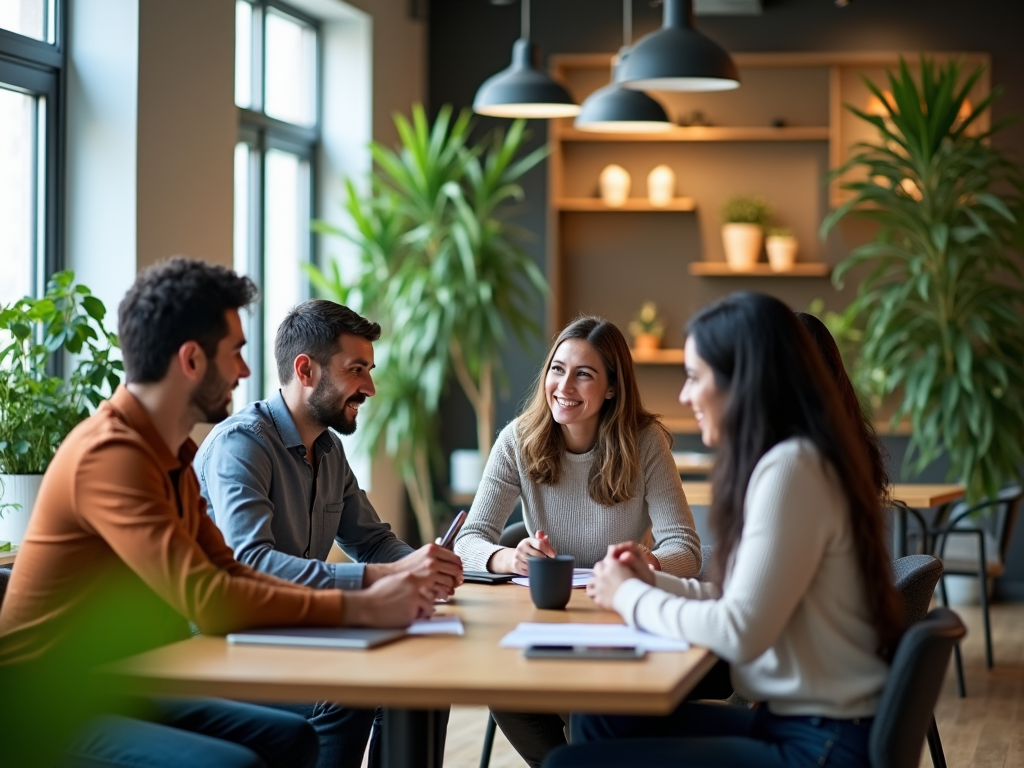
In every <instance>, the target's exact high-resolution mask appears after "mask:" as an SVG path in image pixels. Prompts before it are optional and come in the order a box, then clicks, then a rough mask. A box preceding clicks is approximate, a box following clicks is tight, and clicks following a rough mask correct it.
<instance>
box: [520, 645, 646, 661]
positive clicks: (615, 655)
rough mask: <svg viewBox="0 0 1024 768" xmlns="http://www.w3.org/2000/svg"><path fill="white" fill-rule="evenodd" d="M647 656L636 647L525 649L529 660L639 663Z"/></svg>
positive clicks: (532, 646)
mask: <svg viewBox="0 0 1024 768" xmlns="http://www.w3.org/2000/svg"><path fill="white" fill-rule="evenodd" d="M646 654H647V651H646V650H645V649H643V648H638V647H636V646H635V645H530V646H527V647H526V648H524V649H523V656H524V657H525V658H527V659H580V660H597V661H639V660H640V659H642V658H643V657H644V656H645V655H646Z"/></svg>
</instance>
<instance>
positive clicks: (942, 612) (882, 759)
mask: <svg viewBox="0 0 1024 768" xmlns="http://www.w3.org/2000/svg"><path fill="white" fill-rule="evenodd" d="M966 632H967V630H966V629H965V628H964V625H963V622H961V621H960V618H959V617H958V616H957V615H956V614H955V613H953V612H952V611H951V610H949V609H948V608H936V609H935V610H933V611H932V612H931V613H929V614H928V615H927V616H926V617H925V618H924V619H923V620H922V621H919V622H917V623H916V624H913V625H911V626H910V627H909V628H908V629H907V631H906V633H905V634H904V635H903V639H902V640H900V645H899V648H897V649H896V657H895V658H894V659H893V662H892V668H891V669H890V671H889V679H888V680H887V681H886V683H885V688H883V689H882V697H881V699H880V701H879V703H878V709H877V711H876V712H875V722H874V725H873V726H872V728H871V736H870V741H869V744H868V754H869V757H870V760H871V768H917V766H918V765H919V764H920V762H921V750H922V749H923V747H924V742H925V737H926V735H927V733H928V729H929V727H930V724H931V723H933V722H934V712H935V702H936V701H938V699H939V690H940V689H941V688H942V679H943V678H944V677H945V675H946V668H947V667H948V666H949V657H950V654H951V653H952V652H953V645H954V644H955V643H956V642H957V641H959V640H960V638H962V637H963V636H964V635H965V634H966Z"/></svg>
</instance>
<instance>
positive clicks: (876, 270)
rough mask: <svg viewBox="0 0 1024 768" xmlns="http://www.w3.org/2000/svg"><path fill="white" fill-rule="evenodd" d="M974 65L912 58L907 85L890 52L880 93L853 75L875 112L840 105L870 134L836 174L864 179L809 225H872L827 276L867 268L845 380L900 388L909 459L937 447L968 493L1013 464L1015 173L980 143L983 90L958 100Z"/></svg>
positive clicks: (990, 489) (1017, 401) (848, 322)
mask: <svg viewBox="0 0 1024 768" xmlns="http://www.w3.org/2000/svg"><path fill="white" fill-rule="evenodd" d="M981 73H982V69H981V68H980V67H979V68H978V69H976V70H974V71H973V72H971V73H969V74H965V73H964V71H963V67H962V65H961V64H960V63H958V62H955V61H954V62H950V63H947V64H945V65H941V66H937V65H935V64H934V63H933V62H932V61H930V60H928V59H927V58H923V57H922V59H921V63H920V82H918V81H917V80H916V79H915V78H914V76H913V75H912V74H911V72H910V69H909V67H908V66H907V64H906V62H903V61H901V62H900V67H899V72H898V73H889V77H888V80H889V89H890V90H891V93H892V100H891V101H890V100H889V99H888V98H887V97H886V96H884V95H883V93H882V91H881V89H880V88H879V87H878V86H876V85H875V84H873V83H871V82H867V81H865V82H867V85H868V87H869V88H870V89H871V91H872V92H873V93H874V94H875V95H876V96H877V97H878V98H879V100H880V101H881V102H882V103H883V104H886V105H887V106H886V109H887V111H888V115H886V116H884V117H883V116H875V115H869V114H866V113H864V112H862V111H860V110H857V109H854V108H852V107H850V109H851V110H852V111H853V112H854V113H855V114H856V115H857V116H858V117H859V118H861V119H862V120H866V121H867V122H869V123H871V124H872V125H873V126H874V127H875V128H876V129H877V132H878V140H877V142H874V143H862V144H858V145H857V146H856V154H855V155H854V156H853V157H852V159H851V160H850V161H849V162H848V163H847V164H846V165H845V166H844V167H843V168H840V169H838V171H837V173H838V174H844V173H846V172H847V171H849V170H853V169H858V170H859V171H861V172H862V174H863V175H864V179H863V180H859V181H853V182H850V183H846V184H844V185H843V187H844V188H845V189H847V190H850V191H851V192H853V193H854V194H853V198H852V199H851V200H850V201H849V202H847V203H845V204H843V205H842V206H840V207H839V208H837V209H836V210H835V211H834V212H833V213H832V214H831V215H830V216H829V217H828V218H827V219H826V220H825V222H824V223H823V224H822V234H823V236H824V235H826V234H827V233H828V232H829V230H831V229H832V227H834V226H835V225H836V223H837V222H839V221H840V220H841V219H843V218H845V217H846V216H848V215H850V214H857V215H859V216H862V217H866V218H869V219H873V220H874V221H876V222H877V223H878V224H879V225H880V226H879V230H878V235H877V237H876V239H875V240H874V241H873V242H870V243H867V244H866V245H863V246H860V247H859V248H857V249H855V250H854V251H853V253H852V255H851V257H850V258H849V259H847V260H846V261H844V262H843V263H842V264H841V265H840V266H839V267H838V269H837V270H836V274H835V280H836V282H837V284H838V283H840V282H841V280H842V277H843V275H845V274H846V273H847V272H848V271H849V270H850V269H852V268H854V267H856V266H858V265H861V264H867V265H869V266H870V267H871V268H872V270H871V272H870V274H869V275H868V277H867V278H866V279H865V280H864V281H863V283H861V285H860V288H859V291H858V293H857V297H856V299H855V300H854V301H853V303H852V304H851V305H850V306H849V308H848V309H847V311H846V313H845V317H844V318H843V323H842V324H843V325H845V327H847V328H850V327H857V328H858V329H860V330H861V338H860V341H859V356H858V357H857V358H856V360H855V364H854V376H855V379H856V383H857V384H858V386H859V387H860V388H861V389H862V391H864V392H865V393H868V394H870V395H872V396H873V397H874V398H880V397H882V396H885V395H888V394H889V393H892V392H894V391H896V390H897V389H899V388H901V387H902V401H901V402H900V404H899V407H898V409H897V411H896V413H895V414H894V416H893V423H894V424H895V423H896V422H898V421H899V420H901V419H903V418H908V419H909V421H910V424H911V427H912V433H911V439H910V448H909V453H908V466H909V468H910V469H911V470H912V471H914V472H919V471H920V470H921V469H923V468H924V467H925V466H927V465H928V464H930V463H931V462H932V461H933V460H935V459H936V458H937V457H939V456H941V455H943V454H945V455H947V456H948V458H949V461H950V476H951V477H952V478H956V479H958V480H960V481H963V482H965V483H966V485H967V488H968V495H969V497H971V498H977V497H979V496H981V495H983V494H992V493H994V492H995V491H996V489H997V488H998V487H999V486H1000V485H1001V484H1002V483H1004V482H1005V481H1007V480H1010V479H1015V478H1017V477H1018V475H1019V467H1020V465H1021V462H1024V287H1022V278H1021V271H1020V269H1019V268H1018V266H1017V264H1016V263H1015V261H1014V258H1013V255H1012V253H1011V251H1012V249H1013V247H1014V244H1015V243H1017V244H1019V242H1020V240H1019V235H1020V231H1021V230H1020V218H1019V217H1020V215H1021V212H1022V210H1024V207H1022V196H1021V189H1022V187H1021V176H1020V172H1019V170H1018V168H1017V167H1016V166H1015V165H1014V164H1013V163H1012V162H1011V161H1010V160H1009V159H1008V158H1007V157H1006V156H1005V155H1004V154H1003V153H1002V152H1001V151H1000V150H999V149H998V148H996V147H995V146H993V145H992V144H991V142H990V138H991V136H992V134H993V133H995V132H996V131H997V130H998V129H999V128H1000V127H1001V126H998V125H997V126H994V127H993V128H992V129H991V130H987V131H982V130H980V129H979V116H980V115H981V114H982V113H983V112H984V111H985V110H987V109H988V108H989V107H990V105H991V101H992V98H993V97H992V96H989V97H988V98H985V99H984V100H982V101H981V102H980V103H979V104H977V105H976V106H975V107H974V108H973V109H972V108H971V107H970V106H969V102H968V101H967V94H968V92H969V91H970V90H971V87H972V86H973V85H974V84H975V83H976V82H977V80H978V78H979V77H980V76H981ZM912 457H913V458H912Z"/></svg>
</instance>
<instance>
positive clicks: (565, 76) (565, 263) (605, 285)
mask: <svg viewBox="0 0 1024 768" xmlns="http://www.w3.org/2000/svg"><path fill="white" fill-rule="evenodd" d="M928 55H929V56H930V57H932V58H933V59H935V60H937V61H942V60H944V59H948V58H952V57H956V58H959V59H961V60H963V61H964V62H965V63H966V65H967V67H968V68H972V67H973V66H975V65H977V64H985V65H989V64H990V62H989V56H988V55H987V54H983V53H929V54H928ZM901 56H902V57H903V58H904V59H905V60H906V61H907V63H908V66H910V67H911V69H912V70H915V69H916V68H917V66H918V62H919V52H916V51H915V52H906V53H903V54H900V53H896V52H891V53H889V52H882V53H786V54H776V53H758V54H744V53H737V54H733V60H734V61H735V63H736V65H737V66H738V67H739V69H740V76H741V81H742V85H741V87H740V88H738V89H736V90H734V91H726V92H718V93H665V92H654V93H652V94H651V95H652V96H653V97H654V98H655V99H657V100H658V101H660V102H661V103H662V104H663V106H665V108H666V111H667V112H668V113H669V116H670V118H671V119H673V121H674V122H676V123H679V124H680V125H677V126H676V127H674V128H672V129H671V130H669V131H666V132H663V133H645V134H618V133H593V132H586V131H578V130H576V129H575V128H574V127H573V125H572V120H571V119H558V120H551V121H549V123H548V131H549V144H550V148H551V155H550V158H549V161H548V201H549V205H548V222H547V224H548V226H547V236H548V270H547V274H548V279H549V282H550V286H551V290H550V292H549V299H548V313H547V326H548V332H549V333H552V334H553V333H557V332H558V331H559V330H560V329H561V328H563V327H564V326H565V325H566V323H568V322H569V321H570V320H572V318H573V317H575V316H577V315H579V314H581V313H582V314H596V315H601V316H602V317H606V318H607V319H609V320H611V321H612V322H614V323H615V324H616V325H618V326H619V327H620V328H622V329H625V328H626V325H627V324H628V322H629V320H630V319H631V318H632V317H633V316H634V314H635V313H636V311H637V309H638V308H639V307H640V306H641V304H642V303H643V302H645V301H654V302H655V303H656V304H657V306H658V309H659V314H661V315H662V321H663V323H664V324H665V327H666V335H665V339H664V343H665V344H666V346H667V347H668V348H669V349H673V348H676V349H678V348H679V347H681V346H682V344H683V337H682V334H683V330H682V329H683V327H684V325H685V323H686V321H687V320H688V319H689V317H690V316H692V314H693V313H694V312H696V311H697V310H699V309H700V308H701V307H703V306H706V305H707V304H709V303H711V302H713V301H715V300H717V299H718V298H720V297H722V296H724V295H727V294H728V293H731V292H732V291H735V290H751V291H761V292H767V293H772V294H774V295H776V296H778V297H779V298H781V299H782V300H783V301H785V302H787V303H788V304H789V305H790V306H792V307H793V308H795V309H799V308H804V307H807V306H809V305H810V303H811V302H812V301H814V300H815V299H819V298H821V299H824V300H825V302H826V307H828V308H829V309H840V308H842V307H843V306H845V304H846V303H847V302H848V301H849V300H850V299H851V298H852V295H853V292H854V291H855V290H856V285H854V284H850V285H848V286H846V288H845V289H843V294H842V295H837V294H836V292H835V291H836V290H837V289H834V288H833V287H832V286H831V285H830V284H829V283H827V282H826V281H825V280H823V279H821V278H827V277H828V276H829V275H830V274H831V270H832V268H833V267H834V265H835V264H836V263H838V262H839V261H840V260H841V259H842V258H845V256H846V255H847V254H848V253H849V252H850V250H851V248H852V247H855V246H856V245H857V244H859V241H858V239H857V238H859V237H862V236H863V235H862V231H860V230H854V229H850V230H849V231H844V232H843V233H841V235H840V234H837V235H836V236H834V237H832V238H830V239H829V241H827V242H824V243H823V242H821V241H820V239H819V237H818V227H819V226H820V224H821V222H822V220H823V219H824V218H825V216H826V215H827V214H828V211H829V208H830V206H835V205H838V204H839V203H841V202H843V201H844V199H845V197H844V195H845V193H844V192H843V190H842V189H841V188H840V184H841V182H842V181H845V180H850V179H852V178H854V177H853V176H847V177H845V178H844V179H840V180H833V181H831V182H830V183H829V185H828V187H827V189H826V188H824V187H823V184H822V182H823V179H824V177H825V175H826V173H827V172H828V171H829V169H831V168H836V167H839V166H841V165H842V164H843V163H844V162H846V161H847V160H848V159H849V158H850V156H851V147H852V146H853V145H854V144H855V143H856V142H859V141H865V140H872V139H874V135H873V132H874V130H875V129H874V128H872V127H871V126H870V125H868V124H866V123H864V122H863V121H861V120H859V119H858V118H857V117H856V116H854V115H853V114H852V113H850V112H849V110H847V109H846V108H845V106H844V105H846V104H852V105H856V106H858V107H861V108H863V107H866V106H867V102H868V99H869V97H870V91H869V90H868V89H867V87H866V86H865V85H864V83H863V82H862V80H861V77H862V75H863V76H866V77H868V78H869V79H870V80H871V81H873V82H875V83H884V82H885V71H886V70H887V69H895V68H896V67H898V65H899V62H900V58H901ZM611 58H612V54H571V55H555V56H552V58H551V69H552V72H553V74H554V76H555V77H556V78H557V79H559V80H560V81H561V82H562V83H564V84H565V85H566V87H567V88H568V89H569V91H570V93H571V94H572V96H573V97H574V98H575V99H576V100H577V101H578V102H582V101H583V99H584V98H586V97H587V96H588V95H589V94H590V93H592V92H593V91H594V90H596V89H597V88H600V87H602V86H604V85H606V84H607V83H608V81H609V78H610V63H611ZM989 71H990V69H989V68H988V67H987V68H986V73H985V74H984V75H983V76H982V77H981V78H980V79H979V80H978V82H977V83H976V85H975V87H974V89H973V90H972V92H971V93H970V99H971V101H972V102H973V103H975V104H977V103H980V102H981V101H982V100H983V99H984V98H985V96H986V95H987V94H988V92H989V80H988V72H989ZM694 112H700V113H702V114H701V115H694ZM695 119H696V120H698V121H706V122H711V123H716V124H715V125H710V126H693V125H691V126H682V125H681V123H683V122H692V121H694V120H695ZM779 121H782V122H783V123H784V124H783V125H782V126H781V127H775V125H774V124H775V123H776V122H779ZM987 128H988V123H987V121H986V120H982V121H979V125H978V126H977V129H978V130H987ZM609 163H616V164H619V165H622V166H623V167H624V168H625V169H626V170H627V172H628V173H629V174H630V176H631V180H632V183H631V187H632V189H631V194H632V197H631V198H630V199H629V201H628V202H627V203H626V204H625V205H624V206H622V207H621V208H612V207H609V206H606V205H605V204H604V203H603V202H602V201H601V200H600V197H599V190H598V178H599V176H600V172H601V170H602V169H603V168H604V167H605V166H607V165H608V164H609ZM660 164H667V165H669V166H670V167H671V168H672V169H673V170H674V171H675V173H676V190H675V194H676V195H677V196H678V197H677V198H676V200H674V201H673V203H672V205H670V206H669V207H666V208H655V207H654V206H651V205H650V203H649V201H648V200H647V197H646V193H647V184H646V181H647V175H648V173H649V172H650V171H651V169H652V168H654V167H655V166H656V165H660ZM735 194H761V195H764V196H765V197H766V198H767V199H768V201H769V202H770V203H772V204H773V205H774V207H775V213H776V216H775V221H774V223H775V224H777V225H779V226H785V227H788V228H790V229H792V230H793V232H794V234H795V236H796V238H797V240H798V242H799V245H800V256H799V258H800V259H802V261H799V262H797V264H796V265H795V267H794V268H793V270H791V271H788V272H784V273H777V272H772V271H771V268H770V267H769V265H768V264H767V263H763V262H762V263H761V264H759V265H758V266H757V267H756V268H755V270H753V271H752V272H748V273H737V272H733V271H731V270H729V268H728V266H727V264H726V263H725V255H724V249H723V247H722V243H721V221H720V218H719V211H720V208H721V205H722V203H723V202H724V200H725V199H726V198H728V197H729V196H731V195H735ZM650 212H656V213H664V214H667V213H676V214H677V215H675V216H670V215H661V216H648V215H642V216H641V215H636V214H639V213H644V214H646V213H650ZM623 213H633V214H634V215H633V216H623V215H615V216H607V215H605V214H623ZM583 214H586V215H583ZM678 214H685V215H678ZM763 258H764V257H763V256H762V259H763ZM768 277H771V278H798V277H799V278H802V279H800V280H793V279H778V280H765V278H768ZM711 278H714V279H711ZM722 278H727V279H722ZM807 278H818V279H807ZM848 282H849V281H848ZM663 352H664V353H668V352H669V350H663ZM636 362H637V364H638V365H637V377H638V379H639V382H640V388H641V391H642V394H643V397H644V401H645V404H646V405H647V407H648V408H649V409H651V410H653V411H655V412H657V413H661V414H663V415H664V417H665V420H666V424H668V425H669V426H670V428H671V429H672V430H673V431H676V432H680V433H694V432H696V423H695V422H694V420H693V418H692V416H691V414H690V413H689V411H688V409H686V408H684V407H683V406H681V405H680V404H679V402H678V395H679V389H680V388H681V387H682V383H683V382H682V372H681V370H680V369H679V368H677V367H676V366H679V365H680V363H681V360H679V361H675V360H672V361H669V360H662V359H659V360H650V361H648V360H643V361H641V360H637V361H636ZM885 431H888V430H885Z"/></svg>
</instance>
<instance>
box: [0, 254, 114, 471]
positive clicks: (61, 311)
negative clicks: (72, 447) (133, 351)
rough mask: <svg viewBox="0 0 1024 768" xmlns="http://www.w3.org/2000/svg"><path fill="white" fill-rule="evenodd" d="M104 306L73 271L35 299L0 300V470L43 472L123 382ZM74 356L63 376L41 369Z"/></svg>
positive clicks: (57, 276)
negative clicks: (70, 434)
mask: <svg viewBox="0 0 1024 768" xmlns="http://www.w3.org/2000/svg"><path fill="white" fill-rule="evenodd" d="M105 315H106V308H105V307H104V306H103V302H101V301H100V300H99V299H97V298H96V297H95V296H93V295H92V293H91V292H90V291H89V289H88V288H86V287H85V286H84V285H76V284H75V273H74V272H71V271H64V272H58V273H56V274H55V275H53V277H51V278H50V280H49V282H48V283H47V286H46V295H45V296H44V297H43V298H41V299H32V298H28V297H26V298H23V299H19V300H18V301H15V302H12V303H11V304H9V305H6V306H0V474H9V475H32V474H42V473H43V472H45V471H46V467H47V466H49V464H50V460H51V459H53V455H54V453H56V451H57V448H58V447H59V446H60V444H61V441H63V440H64V438H65V436H66V435H67V434H68V432H70V431H71V430H72V429H73V428H74V427H75V425H77V424H78V423H79V422H80V421H82V420H83V419H85V418H86V417H87V416H88V415H89V412H90V408H94V407H95V406H97V405H99V404H100V402H101V401H102V400H103V399H105V398H106V397H108V396H109V395H110V393H112V392H113V390H114V389H115V388H116V387H117V385H118V384H120V382H121V371H123V370H124V369H123V367H122V365H121V361H120V360H116V359H113V355H112V353H113V351H114V350H115V349H116V348H117V336H116V335H115V334H113V333H110V332H108V331H106V330H105V329H104V327H103V318H104V316H105ZM64 351H66V352H69V353H70V354H71V355H74V356H75V357H74V367H73V368H72V369H71V371H70V373H69V375H68V376H67V377H66V378H60V377H58V376H52V375H50V373H49V372H48V371H47V365H48V363H49V362H50V360H51V359H52V358H53V357H54V356H55V355H58V354H60V353H61V352H64Z"/></svg>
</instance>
